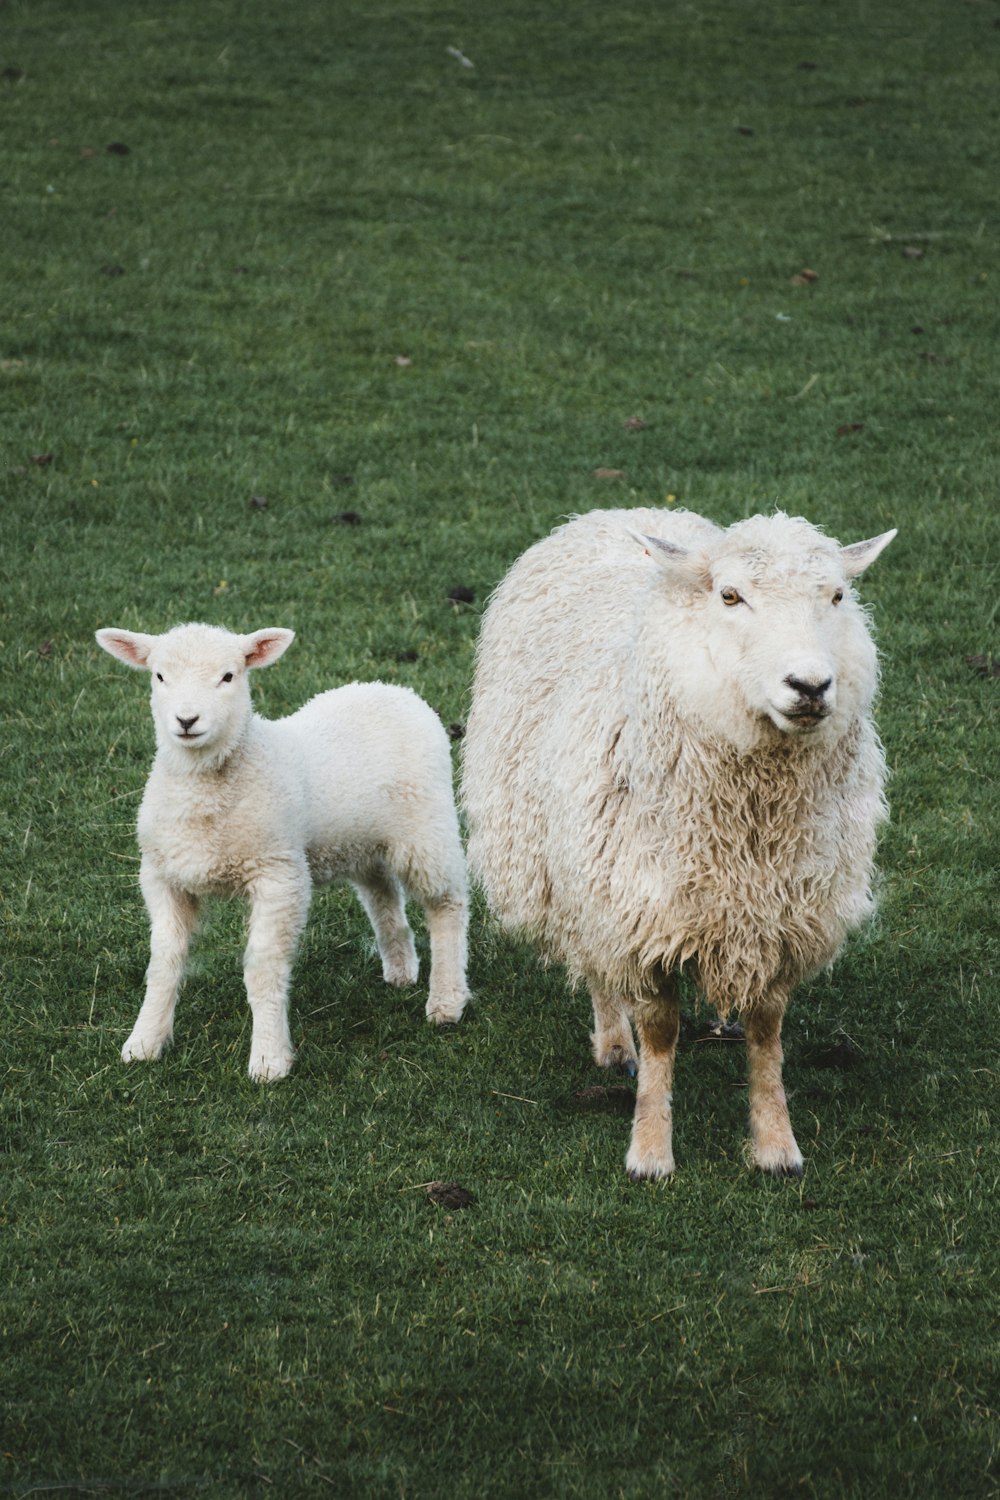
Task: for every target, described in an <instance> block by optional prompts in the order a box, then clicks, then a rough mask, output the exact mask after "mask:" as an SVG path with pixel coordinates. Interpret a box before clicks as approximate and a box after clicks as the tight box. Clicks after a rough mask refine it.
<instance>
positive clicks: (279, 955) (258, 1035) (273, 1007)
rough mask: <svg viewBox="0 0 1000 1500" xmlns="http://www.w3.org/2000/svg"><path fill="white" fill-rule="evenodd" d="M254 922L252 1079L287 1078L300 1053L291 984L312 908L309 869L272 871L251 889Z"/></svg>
mask: <svg viewBox="0 0 1000 1500" xmlns="http://www.w3.org/2000/svg"><path fill="white" fill-rule="evenodd" d="M248 894H249V896H250V925H249V931H248V933H247V946H246V953H245V954H244V958H243V978H244V980H245V982H246V989H247V1000H248V1002H249V1004H250V1010H251V1013H252V1015H253V1031H252V1034H251V1038H250V1077H251V1078H256V1079H257V1080H258V1082H260V1083H266V1082H268V1081H269V1080H273V1079H277V1078H284V1076H285V1074H286V1073H287V1072H288V1070H289V1068H290V1067H291V1066H292V1061H293V1059H294V1056H295V1053H294V1050H293V1048H292V1034H291V1032H290V1030H289V1027H288V986H289V983H290V981H291V976H292V963H293V960H294V958H295V947H296V944H297V942H298V939H299V934H300V933H301V931H302V929H303V927H304V926H305V921H306V916H307V915H308V912H309V897H310V894H311V886H310V881H309V875H308V872H307V871H306V870H304V869H303V870H295V871H293V872H290V873H289V874H288V875H287V876H283V875H282V876H279V875H274V874H271V875H267V876H264V877H262V878H261V879H259V880H257V881H256V882H255V883H254V885H253V886H252V887H251V888H250V891H249V893H248Z"/></svg>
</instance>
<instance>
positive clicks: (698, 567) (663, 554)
mask: <svg viewBox="0 0 1000 1500" xmlns="http://www.w3.org/2000/svg"><path fill="white" fill-rule="evenodd" d="M632 536H633V537H634V538H635V540H636V541H637V542H638V543H639V546H640V547H642V548H643V549H644V551H645V552H646V554H647V556H649V557H651V558H652V559H653V561H654V562H655V563H656V566H657V567H658V568H660V569H661V570H662V571H663V572H664V573H668V574H671V575H672V576H673V577H675V578H686V579H688V580H689V581H692V580H695V579H699V578H701V577H702V575H703V574H704V571H705V564H704V559H703V558H702V557H701V556H699V554H697V553H695V552H689V551H688V549H687V547H679V546H678V545H677V543H676V542H665V541H664V540H663V538H662V537H658V536H643V535H641V534H640V533H639V532H638V531H633V532H632Z"/></svg>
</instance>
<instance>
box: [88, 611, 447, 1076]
mask: <svg viewBox="0 0 1000 1500" xmlns="http://www.w3.org/2000/svg"><path fill="white" fill-rule="evenodd" d="M294 638H295V633H294V631H291V630H280V629H273V630H255V631H253V632H252V633H251V634H250V635H234V634H232V633H231V632H230V631H228V630H222V629H219V628H217V627H215V626H210V625H179V626H177V627H176V628H175V629H173V630H170V631H168V632H167V633H166V634H165V635H142V634H138V633H136V632H133V631H128V630H116V629H106V630H99V631H98V632H97V640H98V642H99V643H100V645H101V646H103V647H104V649H105V651H109V652H110V653H111V655H112V656H115V657H117V658H118V659H119V660H120V661H123V662H125V664H126V665H127V666H130V667H135V668H138V669H142V670H145V671H147V672H149V673H150V674H151V677H152V708H153V720H154V723H155V729H156V742H157V751H156V756H155V758H154V761H153V766H152V770H151V772H150V776H149V780H148V782H147V784H146V790H145V794H144V796H143V799H142V805H141V807H140V810H139V819H138V837H139V844H140V848H141V851H142V859H141V866H140V873H139V882H140V886H141V888H142V894H143V897H144V898H145V902H146V907H147V909H148V912H149V920H150V928H151V937H150V963H149V969H148V972H147V975H146V994H145V999H144V1000H143V1003H142V1008H141V1009H140V1011H139V1015H138V1017H137V1019H136V1022H135V1026H134V1028H133V1030H132V1034H131V1035H130V1037H129V1038H128V1041H127V1042H126V1043H125V1046H124V1048H123V1049H122V1058H123V1060H124V1061H125V1062H130V1061H132V1060H134V1059H139V1058H158V1057H159V1056H160V1055H161V1053H162V1052H163V1049H164V1047H165V1046H166V1044H167V1043H168V1042H169V1041H170V1038H171V1035H172V1031H173V1017H174V1009H175V1007H176V1003H177V992H178V989H179V986H180V982H181V978H182V976H183V971H184V965H185V959H186V955H187V950H188V944H189V941H190V938H191V935H192V932H193V930H194V926H195V922H196V918H197V915H198V909H199V904H200V902H201V899H202V898H203V897H204V896H206V895H209V894H211V893H221V894H225V895H235V894H240V895H244V896H246V897H248V898H249V905H250V917H249V931H248V940H247V947H246V953H245V962H244V978H245V982H246V992H247V999H248V1001H249V1004H250V1009H251V1012H252V1017H253V1029H252V1037H251V1045H250V1076H251V1077H252V1078H255V1079H258V1080H260V1081H262V1082H263V1081H265V1080H269V1079H277V1078H282V1077H283V1076H284V1075H285V1074H286V1073H287V1072H288V1070H289V1068H290V1067H291V1065H292V1061H293V1055H294V1054H293V1049H292V1039H291V1033H290V1030H289V1025H288V989H289V980H290V976H291V968H292V961H293V957H294V952H295V947H296V942H297V940H298V937H299V935H300V933H301V931H302V929H303V927H304V925H305V921H306V915H307V912H308V909H309V902H310V896H311V892H312V885H313V882H325V881H331V880H338V881H340V880H342V881H349V882H350V883H351V884H352V885H353V886H354V889H355V891H356V893H357V895H358V897H359V898H360V900H361V904H362V905H363V907H364V909H365V911H366V912H367V914H368V917H369V919H370V921H371V924H372V927H373V928H374V931H375V939H376V943H377V945H378V951H379V955H380V957H381V960H382V972H383V976H384V978H385V980H386V982H387V983H389V984H393V985H410V984H413V983H415V982H416V979H417V976H418V968H419V965H418V959H417V952H416V947H415V944H414V940H413V933H412V931H411V929H410V926H409V924H408V922H407V919H406V910H405V905H404V892H405V891H408V892H409V893H411V894H412V895H413V896H414V897H416V898H417V899H418V900H419V901H420V903H421V904H422V906H423V909H424V912H425V914H426V918H427V926H428V931H429V935H430V948H431V973H430V993H429V998H428V1000H427V1009H426V1014H427V1018H428V1020H430V1021H433V1022H436V1023H437V1024H438V1025H441V1024H444V1023H446V1022H454V1021H457V1020H458V1019H459V1017H460V1016H461V1014H462V1011H463V1009H464V1007H465V1003H466V1000H467V998H468V990H467V988H466V978H465V970H466V944H467V913H468V896H467V877H466V869H465V858H464V855H463V852H462V845H461V841H460V837H459V828H458V816H457V813H456V810H455V801H454V794H453V789H452V771H451V752H450V747H449V743H448V737H447V734H446V733H445V730H444V727H443V725H442V724H441V723H440V721H439V719H438V717H437V715H436V714H435V713H434V711H433V709H431V708H430V707H429V706H428V705H427V704H426V703H425V702H424V701H423V699H421V698H419V697H418V696H417V695H416V693H413V692H411V691H410V690H409V689H408V688H403V687H392V686H389V685H387V684H385V683H380V682H368V683H360V682H354V683H350V684H348V685H347V686H345V687H339V688H335V689H333V690H332V691H330V692H326V693H320V694H319V695H318V696H317V697H315V698H313V699H312V700H311V701H310V702H308V703H307V704H306V705H305V707H303V708H300V709H299V710H298V712H297V713H294V714H291V715H290V716H289V717H287V718H284V719H277V720H268V719H263V718H261V717H259V716H258V715H257V714H255V713H254V711H253V709H252V707H251V702H250V689H249V683H248V680H247V673H248V670H249V669H251V668H255V667H265V666H269V665H270V664H271V663H272V662H275V661H277V660H278V658H279V657H280V656H282V655H283V653H284V652H285V651H286V650H287V649H288V647H289V646H290V645H291V643H292V641H293V640H294Z"/></svg>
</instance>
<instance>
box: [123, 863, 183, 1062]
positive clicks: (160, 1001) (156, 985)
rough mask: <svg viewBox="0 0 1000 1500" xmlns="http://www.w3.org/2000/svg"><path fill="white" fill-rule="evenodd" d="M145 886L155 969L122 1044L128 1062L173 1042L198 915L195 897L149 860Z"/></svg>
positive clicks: (149, 1056) (149, 972)
mask: <svg viewBox="0 0 1000 1500" xmlns="http://www.w3.org/2000/svg"><path fill="white" fill-rule="evenodd" d="M139 885H140V888H141V890H142V895H143V899H144V901H145V903H146V910H147V911H148V912H149V925H150V935H149V968H148V969H147V970H146V995H145V998H144V1000H143V1002H142V1007H141V1009H140V1011H139V1014H138V1016H136V1020H135V1025H134V1026H133V1027H132V1034H131V1036H130V1037H129V1039H128V1041H127V1042H126V1043H125V1045H124V1047H123V1048H122V1061H123V1062H138V1061H146V1060H150V1059H153V1058H157V1057H159V1056H161V1054H162V1052H163V1049H164V1047H165V1046H166V1045H167V1043H168V1042H169V1041H170V1038H171V1036H172V1035H173V1029H174V1010H175V1009H176V1006H177V992H178V990H179V989H180V984H181V979H182V978H183V976H184V965H185V962H186V961H187V954H188V947H189V945H190V942H191V934H192V932H193V931H194V928H195V924H196V922H197V920H198V903H197V901H196V900H195V898H194V897H193V896H191V895H189V894H188V892H187V891H181V890H178V889H177V888H176V886H172V885H169V884H168V883H167V881H165V880H164V879H163V877H162V876H161V875H160V874H158V872H157V871H156V870H155V869H154V868H153V866H152V865H151V864H150V863H149V861H148V860H146V859H144V860H143V861H142V864H141V866H140V869H139Z"/></svg>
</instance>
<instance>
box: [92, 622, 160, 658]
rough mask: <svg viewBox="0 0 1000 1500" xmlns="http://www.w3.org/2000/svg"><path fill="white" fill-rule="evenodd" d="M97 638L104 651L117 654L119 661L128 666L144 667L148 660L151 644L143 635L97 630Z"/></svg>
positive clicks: (113, 654)
mask: <svg viewBox="0 0 1000 1500" xmlns="http://www.w3.org/2000/svg"><path fill="white" fill-rule="evenodd" d="M97 638H98V640H99V641H100V643H101V645H102V646H103V647H104V649H105V650H106V651H110V653H111V655H112V656H117V657H118V660H119V661H123V662H125V664H126V665H127V666H130V667H145V666H146V665H147V664H148V662H149V648H150V645H151V644H152V643H151V642H150V641H149V640H147V639H146V638H144V637H143V636H132V635H126V634H122V635H119V634H118V633H117V632H116V631H110V630H108V631H103V630H102V631H98V637H97Z"/></svg>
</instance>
